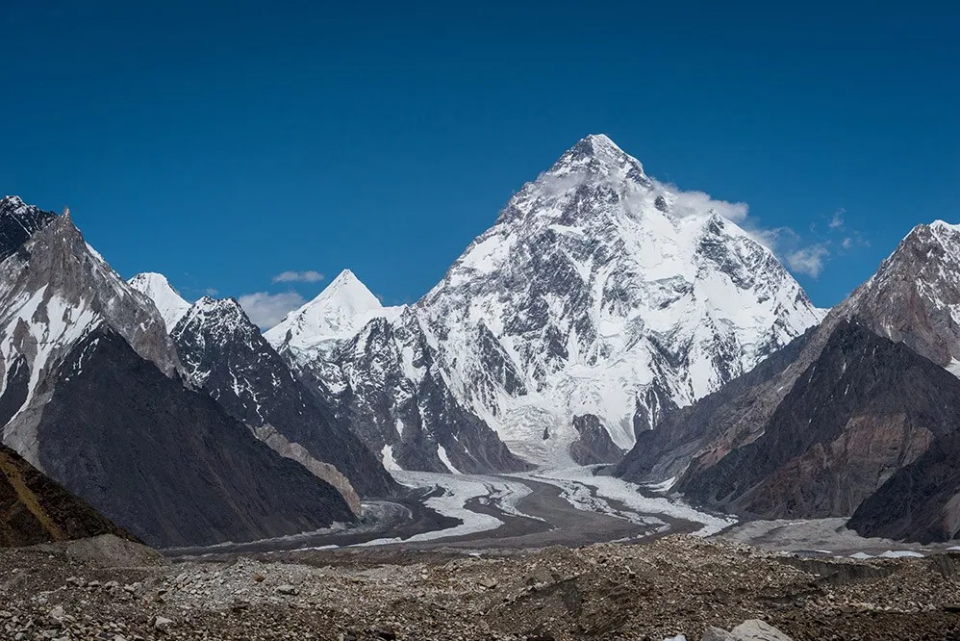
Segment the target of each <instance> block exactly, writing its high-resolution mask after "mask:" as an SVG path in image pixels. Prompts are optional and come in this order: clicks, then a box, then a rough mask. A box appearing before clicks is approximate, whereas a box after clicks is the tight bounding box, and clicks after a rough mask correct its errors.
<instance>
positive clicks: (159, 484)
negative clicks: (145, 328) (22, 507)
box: [38, 327, 354, 547]
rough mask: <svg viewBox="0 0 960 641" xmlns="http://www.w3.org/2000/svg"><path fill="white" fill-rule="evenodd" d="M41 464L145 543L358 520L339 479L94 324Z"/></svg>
mask: <svg viewBox="0 0 960 641" xmlns="http://www.w3.org/2000/svg"><path fill="white" fill-rule="evenodd" d="M38 436H39V455H40V462H41V465H42V466H43V469H44V470H46V471H47V473H48V474H49V475H50V476H51V477H52V478H54V479H56V480H57V481H58V482H60V483H62V484H63V485H64V486H65V487H66V488H68V489H69V490H70V491H72V492H74V493H76V494H77V495H79V496H80V497H82V498H84V499H85V500H86V501H88V502H89V503H90V504H91V505H93V506H94V507H95V508H96V509H97V510H99V511H100V512H101V513H102V514H104V515H106V516H108V517H110V518H111V519H112V520H114V521H115V522H117V523H119V524H122V525H123V526H124V527H126V528H128V529H129V530H130V531H132V532H134V533H135V534H136V535H137V536H139V537H140V538H142V539H143V540H144V541H146V542H147V543H150V544H151V545H155V546H160V547H170V546H187V545H191V546H192V545H208V544H213V543H219V542H223V541H250V540H256V539H261V538H269V537H276V536H282V535H288V534H294V533H298V532H304V531H309V530H315V529H318V528H321V527H325V526H328V525H330V524H331V523H332V522H334V521H343V522H349V521H352V520H353V518H354V517H353V514H352V512H351V511H350V509H349V507H348V506H347V504H346V503H345V502H344V499H343V498H342V497H341V495H340V494H339V493H338V492H337V490H336V489H335V488H333V487H332V486H330V485H329V484H327V483H324V482H323V481H321V480H319V479H318V478H316V477H315V476H313V475H312V474H310V473H309V472H308V471H307V470H306V469H304V468H303V467H302V466H301V465H300V464H298V463H296V462H294V461H291V460H289V459H285V458H283V457H281V456H279V455H278V454H276V453H275V452H273V451H272V450H271V449H269V448H268V447H267V446H266V445H264V444H263V443H261V442H259V441H257V440H256V439H255V438H254V437H253V435H252V434H251V433H250V431H249V429H248V428H247V427H246V426H244V425H243V424H241V423H240V422H238V421H237V420H235V419H233V418H231V417H230V416H228V415H227V413H226V412H225V411H224V410H223V409H222V408H221V407H220V406H219V405H218V404H217V403H216V402H215V401H214V400H213V399H211V398H210V397H208V396H206V395H205V394H199V393H196V392H192V391H190V390H187V389H186V388H185V387H184V386H183V385H182V383H181V382H180V381H179V380H176V379H175V378H170V377H167V376H165V375H164V374H163V373H162V372H161V371H160V370H159V369H157V367H156V366H155V365H154V364H153V363H150V362H147V361H145V360H143V359H142V358H140V357H139V356H138V355H137V354H136V353H135V352H134V351H133V350H132V349H131V348H130V346H129V345H128V344H127V343H126V342H125V341H124V340H123V339H122V338H121V337H120V336H119V335H118V334H117V333H116V332H114V331H112V330H110V329H107V328H102V327H101V328H98V329H97V330H95V331H94V332H92V333H91V334H89V335H88V336H87V337H86V338H85V339H84V340H82V341H81V342H80V343H78V344H77V346H76V348H75V349H74V350H73V351H72V352H71V353H70V355H69V357H68V358H67V359H66V360H65V361H64V363H63V366H62V369H61V371H60V376H59V380H58V382H57V385H56V387H55V391H54V393H53V396H52V398H51V400H50V402H49V403H48V405H47V406H46V408H45V409H44V412H43V415H42V417H41V419H40V423H39V426H38Z"/></svg>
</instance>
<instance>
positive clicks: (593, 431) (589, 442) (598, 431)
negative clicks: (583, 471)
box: [570, 414, 624, 465]
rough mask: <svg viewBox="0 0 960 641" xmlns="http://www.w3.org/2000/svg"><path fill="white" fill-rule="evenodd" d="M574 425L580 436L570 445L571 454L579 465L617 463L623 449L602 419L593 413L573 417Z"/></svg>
mask: <svg viewBox="0 0 960 641" xmlns="http://www.w3.org/2000/svg"><path fill="white" fill-rule="evenodd" d="M573 427H574V429H576V430H577V432H578V433H579V435H580V436H578V437H577V440H575V441H574V442H573V443H572V444H571V445H570V456H571V457H572V458H573V460H574V461H575V462H576V463H577V465H596V464H598V463H617V462H618V461H620V459H622V458H623V453H624V452H623V450H621V449H620V448H619V447H617V446H616V444H615V443H614V442H613V441H612V440H611V439H610V435H609V434H608V433H607V430H605V429H603V424H602V423H601V422H600V419H599V418H597V417H596V416H594V415H593V414H587V415H585V416H575V417H573Z"/></svg>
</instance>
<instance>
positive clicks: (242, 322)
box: [177, 296, 260, 333]
mask: <svg viewBox="0 0 960 641" xmlns="http://www.w3.org/2000/svg"><path fill="white" fill-rule="evenodd" d="M195 324H199V325H216V326H218V327H220V328H222V330H223V331H230V332H236V331H241V332H244V333H251V332H252V333H259V331H260V330H259V329H258V328H257V326H256V325H254V324H253V321H251V320H250V318H249V317H248V316H247V314H246V312H244V311H243V308H242V307H240V303H239V302H237V300H236V299H233V298H210V297H209V296H204V297H203V298H201V299H200V300H198V301H197V302H196V303H194V304H193V305H191V306H190V307H189V308H188V309H187V311H186V312H185V313H184V315H183V317H182V319H181V321H180V322H178V323H177V327H178V328H179V327H182V326H192V325H195Z"/></svg>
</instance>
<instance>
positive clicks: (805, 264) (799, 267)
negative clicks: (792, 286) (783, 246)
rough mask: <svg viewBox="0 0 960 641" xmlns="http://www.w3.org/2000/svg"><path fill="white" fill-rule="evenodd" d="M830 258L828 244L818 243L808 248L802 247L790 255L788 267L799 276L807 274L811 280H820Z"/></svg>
mask: <svg viewBox="0 0 960 641" xmlns="http://www.w3.org/2000/svg"><path fill="white" fill-rule="evenodd" d="M829 257H830V249H829V248H828V247H827V245H826V243H818V244H816V245H810V246H808V247H802V248H800V249H797V250H796V251H792V252H790V253H788V254H787V255H786V256H785V258H786V259H787V266H788V267H789V268H790V269H791V270H793V271H795V272H797V273H798V274H806V275H807V276H810V277H811V278H819V276H820V273H821V272H822V271H823V266H824V263H826V262H827V260H828V259H829Z"/></svg>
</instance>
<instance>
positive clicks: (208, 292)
mask: <svg viewBox="0 0 960 641" xmlns="http://www.w3.org/2000/svg"><path fill="white" fill-rule="evenodd" d="M203 293H204V294H205V295H206V296H216V295H217V294H219V293H220V290H218V289H214V288H213V287H207V288H206V289H205V290H203Z"/></svg>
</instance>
